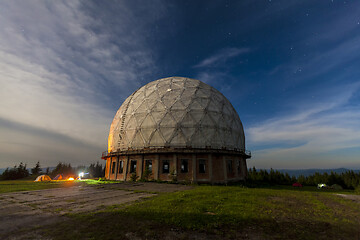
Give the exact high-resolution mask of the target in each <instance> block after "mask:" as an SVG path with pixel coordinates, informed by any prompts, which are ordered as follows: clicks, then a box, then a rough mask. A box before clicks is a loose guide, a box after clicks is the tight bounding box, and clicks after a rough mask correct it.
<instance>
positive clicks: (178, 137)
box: [170, 129, 186, 147]
mask: <svg viewBox="0 0 360 240" xmlns="http://www.w3.org/2000/svg"><path fill="white" fill-rule="evenodd" d="M170 144H171V145H172V146H174V147H185V146H186V139H185V137H184V136H183V134H182V132H181V130H180V129H177V130H176V132H175V134H174V136H173V138H172V139H171V142H170Z"/></svg>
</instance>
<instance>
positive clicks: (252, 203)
mask: <svg viewBox="0 0 360 240" xmlns="http://www.w3.org/2000/svg"><path fill="white" fill-rule="evenodd" d="M69 216H70V220H69V221H65V222H63V223H61V224H57V225H53V226H51V227H49V228H47V234H48V235H49V236H50V237H52V238H54V239H64V238H67V239H69V238H72V239H113V238H114V236H116V238H119V239H122V238H128V235H129V234H130V235H131V234H132V235H134V236H137V237H141V238H148V239H151V238H162V237H165V236H171V234H174V232H178V233H179V232H180V233H181V234H182V235H181V236H182V237H183V238H185V239H186V238H190V237H193V236H197V234H203V235H205V236H206V237H208V236H215V237H216V238H224V239H226V238H230V239H231V238H243V237H246V238H261V239H279V238H281V239H283V238H286V239H354V237H355V239H356V236H357V238H359V237H360V204H359V203H355V202H352V201H350V200H346V199H343V198H340V197H338V196H336V195H334V194H332V193H329V192H323V191H316V190H314V189H313V188H310V189H300V190H298V189H281V188H278V189H266V188H243V187H239V186H198V187H196V188H194V189H192V190H188V191H183V192H176V193H166V194H160V195H158V196H156V197H153V198H150V199H148V200H145V201H141V202H137V203H135V204H133V205H130V206H127V207H126V206H119V207H116V206H112V207H108V208H105V210H103V211H101V212H98V213H91V214H70V215H69ZM74 224H76V226H77V227H76V230H75V229H73V226H74ZM170 238H171V237H170Z"/></svg>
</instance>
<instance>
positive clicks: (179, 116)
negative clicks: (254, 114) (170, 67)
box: [108, 77, 245, 152]
mask: <svg viewBox="0 0 360 240" xmlns="http://www.w3.org/2000/svg"><path fill="white" fill-rule="evenodd" d="M164 147H172V148H186V147H191V148H210V149H224V148H226V149H228V150H237V151H245V136H244V130H243V126H242V123H241V121H240V118H239V116H238V114H237V113H236V111H235V109H234V107H233V106H232V105H231V103H230V102H229V100H228V99H227V98H226V97H225V96H224V95H222V94H221V93H220V92H219V91H218V90H216V89H215V88H213V87H211V86H209V85H207V84H205V83H203V82H201V81H199V80H195V79H190V78H183V77H169V78H163V79H159V80H156V81H153V82H150V83H148V84H146V85H145V86H143V87H141V88H139V89H138V90H136V91H135V92H134V93H133V94H131V95H130V96H129V97H128V98H127V99H126V100H125V101H124V103H123V104H122V105H121V107H120V108H119V110H118V111H117V113H116V115H115V117H114V120H113V122H112V124H111V127H110V133H109V139H108V151H109V152H114V151H124V150H135V149H137V150H138V149H144V148H164Z"/></svg>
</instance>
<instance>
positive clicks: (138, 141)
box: [130, 131, 144, 149]
mask: <svg viewBox="0 0 360 240" xmlns="http://www.w3.org/2000/svg"><path fill="white" fill-rule="evenodd" d="M130 147H132V148H134V149H136V148H143V147H144V139H143V138H142V136H141V133H140V131H136V132H135V136H134V138H133V140H132V142H131V143H130Z"/></svg>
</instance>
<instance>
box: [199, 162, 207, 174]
mask: <svg viewBox="0 0 360 240" xmlns="http://www.w3.org/2000/svg"><path fill="white" fill-rule="evenodd" d="M205 172H206V161H205V159H199V173H205Z"/></svg>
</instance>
